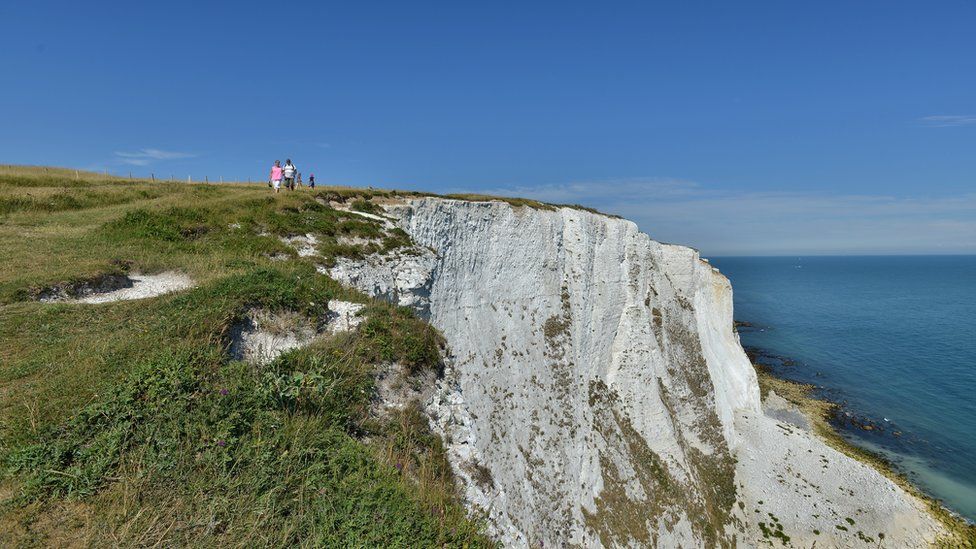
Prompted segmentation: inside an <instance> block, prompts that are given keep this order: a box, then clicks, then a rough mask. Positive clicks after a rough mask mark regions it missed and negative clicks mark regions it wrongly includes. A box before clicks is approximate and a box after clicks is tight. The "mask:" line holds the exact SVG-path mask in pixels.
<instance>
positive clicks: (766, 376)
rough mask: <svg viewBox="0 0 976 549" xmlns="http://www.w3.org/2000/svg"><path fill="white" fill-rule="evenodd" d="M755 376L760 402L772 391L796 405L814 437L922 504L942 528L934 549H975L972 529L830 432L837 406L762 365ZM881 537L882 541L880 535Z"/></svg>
mask: <svg viewBox="0 0 976 549" xmlns="http://www.w3.org/2000/svg"><path fill="white" fill-rule="evenodd" d="M756 374H757V376H758V378H759V388H760V391H761V392H762V396H763V398H765V397H766V395H767V394H768V393H769V391H770V390H772V391H775V392H776V393H777V394H778V395H780V396H781V397H783V398H785V399H786V400H788V401H790V402H791V403H793V404H794V405H796V406H797V407H798V408H799V409H800V410H801V411H802V412H803V414H804V415H805V416H806V417H807V418H808V419H809V420H810V422H811V424H812V426H813V431H814V433H815V434H816V435H817V436H818V437H820V438H821V439H822V440H824V441H825V442H826V443H827V444H829V445H830V446H831V447H832V448H834V449H835V450H837V451H839V452H841V453H843V454H845V455H847V456H848V457H851V458H853V459H856V460H859V461H861V462H864V463H867V464H868V465H870V466H871V467H873V468H875V469H877V470H878V471H879V472H881V473H882V474H883V475H885V476H886V477H888V478H889V479H891V480H892V481H893V482H894V483H895V484H897V485H898V486H900V487H901V488H902V489H903V490H905V491H906V492H908V493H909V494H912V495H913V496H915V497H916V498H918V499H919V500H920V501H922V502H924V503H925V505H926V506H927V507H928V510H929V512H930V513H931V514H932V516H933V517H935V518H936V519H937V520H938V521H939V522H941V523H942V525H943V526H945V528H946V532H947V534H946V535H945V536H944V537H942V538H941V539H939V540H936V543H935V545H936V546H937V547H944V548H947V549H948V548H950V547H952V548H970V549H973V548H976V525H973V524H969V523H967V522H966V521H965V520H963V519H961V518H960V517H959V516H957V515H955V514H953V513H952V512H950V511H949V510H947V509H946V508H945V507H944V506H943V505H942V504H941V503H939V502H938V501H937V500H935V499H934V498H932V497H931V496H929V495H927V494H925V493H924V492H922V491H921V490H919V489H918V488H917V487H916V486H915V485H914V484H912V483H911V481H909V480H908V479H907V478H906V477H905V476H904V475H903V474H901V473H899V472H898V471H896V470H895V469H894V467H893V466H892V464H891V463H890V462H889V461H888V460H887V459H885V458H884V457H882V456H880V455H878V454H876V453H874V452H871V451H869V450H865V449H864V448H861V447H859V446H855V445H854V444H851V443H850V442H848V441H847V440H846V439H845V438H844V437H842V436H841V435H840V433H838V432H837V430H836V429H834V427H833V426H832V425H831V424H830V417H831V415H832V414H833V412H834V411H835V410H836V408H837V404H835V403H833V402H830V401H827V400H822V399H818V398H814V397H813V396H811V393H812V391H813V390H814V387H813V386H812V385H805V384H801V383H796V382H793V381H788V380H785V379H781V378H778V377H776V376H774V375H773V374H772V373H771V372H769V370H768V369H767V368H765V367H763V366H762V365H756ZM846 520H847V522H848V523H849V524H850V525H852V526H853V524H854V521H853V520H852V519H850V518H848V519H846ZM837 528H838V529H840V530H846V529H847V528H846V527H844V526H842V525H839V526H837ZM881 536H882V539H883V534H882V535H881Z"/></svg>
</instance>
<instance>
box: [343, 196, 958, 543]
mask: <svg viewBox="0 0 976 549" xmlns="http://www.w3.org/2000/svg"><path fill="white" fill-rule="evenodd" d="M387 213H388V215H389V216H390V217H391V219H392V220H393V222H395V223H396V224H397V225H399V226H400V227H401V228H402V229H403V230H405V231H406V232H407V233H408V234H409V235H410V237H411V238H412V239H413V240H414V242H415V243H416V244H417V245H418V247H417V248H415V249H414V250H413V251H412V252H407V253H403V254H398V255H397V256H396V257H393V258H389V257H388V258H379V257H373V258H366V259H365V260H344V261H342V262H340V263H338V264H337V265H336V266H335V267H333V268H332V270H331V272H330V274H332V275H333V276H334V277H335V278H337V279H339V280H343V281H346V282H347V283H350V284H352V285H355V286H357V287H359V288H360V289H362V290H364V291H366V292H367V293H371V294H373V295H383V296H385V297H387V298H388V299H391V300H394V301H398V302H400V303H402V304H404V305H410V306H413V307H415V308H416V309H417V310H418V311H419V312H421V313H422V314H423V315H425V316H427V318H428V319H429V320H430V322H431V323H432V324H433V325H434V326H436V327H437V328H438V329H439V330H441V331H442V332H443V334H444V335H445V337H446V338H447V340H448V343H449V346H450V349H451V356H449V357H447V360H446V372H445V377H444V379H443V380H442V381H441V383H440V386H439V387H438V390H437V391H436V393H435V394H434V396H433V397H432V398H431V399H430V400H429V401H428V402H427V403H426V407H427V410H428V412H429V414H430V416H431V422H432V425H434V427H435V430H437V431H438V432H439V434H440V435H441V436H442V437H443V439H444V441H445V443H446V445H447V448H448V453H449V455H450V457H451V460H452V465H453V466H454V469H455V471H456V472H457V474H458V476H459V478H461V479H462V481H463V485H464V489H465V496H466V500H467V503H468V505H469V507H470V508H471V509H472V510H473V512H476V513H483V514H484V515H485V517H486V518H487V521H488V524H489V529H490V531H491V532H492V533H493V534H494V535H495V536H497V538H498V539H499V540H500V541H502V542H503V543H504V544H505V545H510V546H529V545H531V546H538V545H540V544H541V545H543V546H552V545H562V544H573V545H583V546H600V545H603V546H627V545H638V546H651V545H661V546H677V545H682V546H732V545H745V546H752V545H756V544H758V543H774V542H775V543H776V544H780V543H786V542H789V543H793V544H801V545H804V546H808V545H810V543H813V542H814V541H818V542H819V545H822V546H829V545H838V546H852V545H859V544H864V545H871V546H875V545H877V544H878V543H879V542H883V543H885V544H889V543H890V544H893V545H895V546H924V545H926V544H927V543H929V542H931V541H932V540H933V539H934V538H935V537H936V536H937V535H938V533H939V526H938V525H937V523H936V522H935V521H934V520H932V519H931V518H930V517H929V516H928V514H927V513H926V512H925V510H924V507H923V505H922V504H921V503H920V502H918V501H917V500H915V499H914V498H912V497H911V496H909V495H908V494H906V493H905V492H903V491H902V490H901V489H900V488H898V487H897V486H896V485H894V484H893V483H892V482H890V481H889V480H887V479H886V478H885V477H883V476H882V475H880V474H879V473H877V472H876V471H874V470H873V469H871V468H869V467H867V466H865V465H862V464H861V463H859V462H856V461H853V460H851V459H849V458H847V457H846V456H844V455H842V454H840V453H838V452H836V451H834V450H832V449H831V448H829V447H827V446H826V445H825V444H823V443H822V442H821V441H819V440H818V439H817V438H816V437H814V436H813V435H812V434H810V433H808V432H806V431H805V430H804V429H803V428H802V426H797V425H791V424H789V423H788V422H784V421H782V420H777V419H774V418H773V417H772V416H771V415H767V414H766V413H765V412H764V406H763V404H762V403H761V402H760V396H759V388H758V384H757V381H756V377H755V372H754V370H753V368H752V366H751V365H750V364H749V361H748V359H747V357H746V356H745V353H744V352H743V351H742V349H741V347H740V345H739V342H738V338H737V336H736V334H735V332H734V331H733V329H732V290H731V287H730V285H729V282H728V280H727V279H726V278H725V277H724V276H722V275H721V273H719V272H718V271H717V270H716V269H714V268H712V267H711V266H710V265H709V264H708V263H707V262H705V261H703V260H702V259H700V258H699V256H698V254H697V252H696V251H694V250H692V249H690V248H686V247H683V246H675V245H669V244H662V243H659V242H656V241H654V240H652V239H651V238H650V237H648V236H647V235H645V234H643V233H641V232H639V231H638V230H637V227H636V225H634V224H633V223H631V222H629V221H625V220H621V219H614V218H610V217H607V216H603V215H599V214H594V213H590V212H585V211H581V210H577V209H572V208H556V209H552V210H540V209H533V208H526V207H513V206H511V205H509V204H507V203H504V202H500V201H491V202H468V201H458V200H445V199H437V198H421V199H413V200H408V201H404V202H402V203H399V204H391V205H388V206H387ZM779 417H782V416H779Z"/></svg>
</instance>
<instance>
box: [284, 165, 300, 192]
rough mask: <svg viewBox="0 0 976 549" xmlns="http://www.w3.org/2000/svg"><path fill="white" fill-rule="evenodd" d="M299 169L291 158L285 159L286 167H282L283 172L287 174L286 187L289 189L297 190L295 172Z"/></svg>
mask: <svg viewBox="0 0 976 549" xmlns="http://www.w3.org/2000/svg"><path fill="white" fill-rule="evenodd" d="M297 171H298V168H296V167H295V165H294V164H292V163H291V158H289V159H288V160H285V167H284V168H282V172H284V175H285V187H287V188H288V190H289V191H294V190H295V172H297Z"/></svg>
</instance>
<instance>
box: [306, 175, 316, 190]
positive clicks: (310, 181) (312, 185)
mask: <svg viewBox="0 0 976 549" xmlns="http://www.w3.org/2000/svg"><path fill="white" fill-rule="evenodd" d="M308 188H309V189H314V188H315V174H314V173H310V174H308Z"/></svg>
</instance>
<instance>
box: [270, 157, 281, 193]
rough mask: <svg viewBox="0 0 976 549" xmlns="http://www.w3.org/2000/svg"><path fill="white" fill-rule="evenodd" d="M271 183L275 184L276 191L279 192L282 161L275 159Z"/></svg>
mask: <svg viewBox="0 0 976 549" xmlns="http://www.w3.org/2000/svg"><path fill="white" fill-rule="evenodd" d="M271 183H272V184H273V185H274V191H275V192H276V193H277V192H278V191H280V190H281V161H280V160H275V163H274V166H271Z"/></svg>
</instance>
